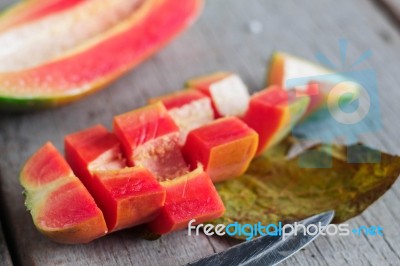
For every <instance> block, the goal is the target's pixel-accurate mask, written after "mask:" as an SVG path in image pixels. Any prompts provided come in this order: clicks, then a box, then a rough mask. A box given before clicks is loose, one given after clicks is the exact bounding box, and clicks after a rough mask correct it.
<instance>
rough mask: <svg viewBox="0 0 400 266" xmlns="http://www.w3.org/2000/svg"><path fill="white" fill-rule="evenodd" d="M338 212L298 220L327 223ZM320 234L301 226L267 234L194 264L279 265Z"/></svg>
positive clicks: (306, 223)
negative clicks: (287, 232) (287, 233)
mask: <svg viewBox="0 0 400 266" xmlns="http://www.w3.org/2000/svg"><path fill="white" fill-rule="evenodd" d="M334 215H335V212H334V211H328V212H324V213H320V214H317V215H315V216H312V217H309V218H307V219H304V220H302V221H300V222H298V223H299V224H300V223H301V224H303V225H304V226H305V227H307V226H308V225H310V224H315V225H318V224H319V223H320V225H321V226H322V227H325V226H327V225H329V224H330V222H331V221H332V219H333V217H334ZM319 233H320V232H318V233H317V234H312V235H310V234H305V235H304V231H303V229H302V228H300V229H299V230H297V235H295V234H294V231H293V232H292V234H291V235H290V236H287V237H286V238H285V239H283V238H282V236H270V235H266V236H263V237H259V238H257V239H254V240H251V241H247V242H244V243H241V244H239V245H236V246H234V247H231V248H229V249H227V250H225V251H223V252H220V253H217V254H214V255H211V256H209V257H205V258H202V259H200V260H198V261H195V262H191V263H189V264H187V265H191V266H208V265H210V266H217V265H220V266H231V265H232V266H233V265H246V266H247V265H276V264H278V263H279V262H282V261H284V260H286V259H287V258H289V257H290V256H292V255H293V254H295V253H296V252H297V251H299V250H300V249H302V248H303V247H305V246H306V245H308V244H309V243H311V242H312V241H313V240H314V239H315V238H317V237H318V235H319Z"/></svg>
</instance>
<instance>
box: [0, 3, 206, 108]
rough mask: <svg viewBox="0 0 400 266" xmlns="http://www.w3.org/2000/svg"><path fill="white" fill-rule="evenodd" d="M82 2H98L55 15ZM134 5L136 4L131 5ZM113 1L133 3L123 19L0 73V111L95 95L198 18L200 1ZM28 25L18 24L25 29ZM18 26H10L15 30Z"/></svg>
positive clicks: (35, 106) (36, 106) (49, 104)
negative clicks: (71, 44) (30, 63)
mask: <svg viewBox="0 0 400 266" xmlns="http://www.w3.org/2000/svg"><path fill="white" fill-rule="evenodd" d="M86 2H90V3H92V2H96V3H99V2H100V3H103V2H104V1H85V2H84V3H81V4H78V5H76V6H74V7H72V8H69V9H68V10H67V11H65V12H60V13H59V14H58V15H59V16H61V14H63V13H68V12H73V10H75V11H76V10H78V9H79V8H82V5H89V3H86ZM106 2H107V3H108V1H106ZM111 2H115V1H111ZM111 2H110V4H112V3H111ZM139 2H140V5H138V6H137V5H134V4H136V3H139ZM117 3H119V4H120V5H118V6H119V7H124V6H125V5H129V4H130V5H134V7H131V6H129V7H130V8H134V10H132V9H128V11H129V10H130V11H131V12H128V13H124V14H125V15H124V16H123V18H124V19H122V20H121V21H120V22H119V23H117V24H115V25H114V24H113V23H109V24H107V25H108V27H109V28H107V27H106V28H107V29H106V30H105V31H103V32H101V33H100V34H95V36H92V34H88V35H89V36H91V37H92V38H89V39H88V40H86V41H84V42H83V43H80V44H79V45H77V46H76V47H73V48H71V49H67V50H66V51H62V52H61V53H60V54H57V56H56V57H55V58H52V59H49V60H47V61H45V62H44V63H42V64H40V65H36V66H32V67H30V68H27V69H22V70H18V71H5V72H1V73H0V103H1V104H0V106H1V108H3V109H17V110H23V109H33V108H45V107H51V106H57V105H60V104H64V103H68V102H71V101H73V100H76V99H79V98H81V97H82V96H84V95H87V94H89V93H92V92H94V91H96V90H97V89H99V88H100V87H103V86H104V85H106V84H107V83H109V82H111V81H112V80H114V79H115V78H117V77H118V76H120V75H122V74H123V73H125V72H126V71H128V70H129V69H130V68H132V67H134V66H136V65H137V64H138V63H140V62H142V61H143V60H144V59H146V58H147V57H149V56H150V55H151V54H152V53H154V52H155V51H157V50H158V49H160V48H161V47H162V46H163V45H165V44H166V43H167V42H168V41H169V40H171V39H172V38H173V37H175V36H176V35H177V34H178V33H179V32H181V31H182V30H183V29H184V28H186V27H187V26H188V25H189V24H190V23H191V22H192V21H193V19H194V18H195V17H196V15H197V14H198V12H199V10H200V8H201V3H202V2H201V0H187V1H183V2H177V1H173V0H140V1H139V0H129V1H119V0H118V1H117ZM93 5H94V4H93ZM107 10H108V9H107ZM121 10H122V11H124V10H125V9H124V8H118V9H111V10H109V12H110V13H107V14H109V16H107V21H108V20H112V19H113V18H114V15H117V14H119V12H120V11H121ZM117 11H118V12H117ZM122 11H121V12H122ZM124 12H125V11H124ZM46 19H47V18H42V19H40V20H38V21H36V22H35V21H34V22H31V23H39V22H43V21H45V20H46ZM49 19H50V18H49ZM66 19H67V18H66ZM112 21H114V20H112ZM118 21H119V20H118ZM72 22H74V21H72ZM72 22H71V23H72ZM31 23H26V24H24V25H23V26H24V27H28V26H30V25H29V24H31ZM85 24H86V23H85ZM82 27H83V26H82ZM19 28H20V27H16V28H15V30H17V29H19ZM91 33H93V32H91ZM95 33H97V31H96V32H95ZM0 35H2V34H0ZM0 37H1V36H0ZM64 40H65V36H64ZM60 46H62V45H60ZM32 47H35V46H32ZM28 51H30V50H29V49H28ZM46 57H47V56H46ZM42 59H43V58H42ZM9 64H11V63H9Z"/></svg>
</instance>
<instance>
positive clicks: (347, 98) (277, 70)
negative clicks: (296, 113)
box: [267, 52, 361, 117]
mask: <svg viewBox="0 0 400 266" xmlns="http://www.w3.org/2000/svg"><path fill="white" fill-rule="evenodd" d="M294 79H298V80H299V82H300V80H301V83H303V84H298V85H296V86H294V87H292V86H291V85H290V84H288V81H290V80H294ZM295 83H296V82H295ZM337 84H341V86H336V85H337ZM267 85H268V86H272V85H276V86H279V87H281V88H285V89H287V90H292V89H294V90H296V91H298V92H299V93H304V94H306V95H308V96H309V97H310V103H309V104H310V106H309V107H308V110H307V111H306V113H305V114H304V117H307V116H309V115H311V114H312V113H314V112H316V111H317V110H319V109H321V108H323V107H325V106H326V105H327V104H328V101H331V102H332V103H333V104H335V106H338V104H337V103H339V101H340V102H343V103H347V102H351V101H353V100H355V99H357V98H358V97H359V94H360V91H361V86H360V85H359V84H358V83H356V82H354V81H351V79H349V78H348V77H345V76H343V75H340V74H337V73H335V72H334V71H332V70H330V69H327V68H325V67H323V66H320V65H317V64H314V63H312V62H308V61H306V60H304V59H301V58H298V57H295V56H293V55H290V54H287V53H283V52H275V53H274V54H273V56H272V58H271V61H270V65H269V71H268V74H267ZM333 87H335V90H332V88H333ZM328 96H329V97H328Z"/></svg>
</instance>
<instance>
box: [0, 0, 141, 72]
mask: <svg viewBox="0 0 400 266" xmlns="http://www.w3.org/2000/svg"><path fill="white" fill-rule="evenodd" d="M141 1H142V0H102V1H85V2H82V3H81V4H79V5H76V6H74V7H72V8H69V9H68V10H66V11H64V12H61V13H57V14H56V15H50V16H45V17H43V18H41V19H39V20H36V21H34V22H31V23H27V24H23V25H21V26H19V27H16V28H11V29H10V30H7V31H5V32H3V33H0V45H1V46H2V47H3V49H2V50H1V51H0V62H1V63H0V72H13V71H20V70H23V69H26V68H32V67H35V66H38V65H41V64H43V63H45V62H48V61H50V60H52V59H54V58H57V57H59V56H62V55H63V53H65V52H66V51H68V50H69V49H72V48H75V47H77V46H79V45H80V44H82V43H84V42H88V41H90V39H91V38H94V37H96V36H97V35H99V34H101V33H103V32H105V31H107V30H108V29H111V28H112V27H113V26H115V25H116V24H118V22H119V21H121V20H124V19H126V18H127V17H128V16H129V15H130V14H131V13H132V11H133V10H134V9H135V8H136V6H137V5H139V4H140V2H141ZM65 36H68V38H65Z"/></svg>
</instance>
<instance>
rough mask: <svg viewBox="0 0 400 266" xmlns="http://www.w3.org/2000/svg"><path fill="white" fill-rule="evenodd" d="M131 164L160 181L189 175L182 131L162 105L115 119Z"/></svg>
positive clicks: (157, 104)
mask: <svg viewBox="0 0 400 266" xmlns="http://www.w3.org/2000/svg"><path fill="white" fill-rule="evenodd" d="M114 132H115V134H116V135H117V136H118V138H119V139H120V140H121V143H122V147H123V150H124V153H125V155H126V157H127V159H128V165H130V166H134V165H141V166H144V167H145V168H147V169H148V170H149V171H150V172H152V173H153V174H154V175H155V176H156V177H157V179H158V180H159V181H162V180H165V179H171V178H172V179H173V178H175V177H177V176H180V175H183V174H185V173H187V171H188V167H187V164H186V162H185V160H184V159H183V156H182V154H181V150H180V145H179V136H180V135H179V128H178V126H177V125H176V124H175V122H174V120H173V119H172V118H171V116H170V115H169V114H168V111H167V109H166V108H165V107H164V105H163V104H162V103H161V102H157V103H155V104H151V105H148V106H146V107H142V108H140V109H137V110H133V111H131V112H128V113H125V114H122V115H118V116H116V117H115V118H114Z"/></svg>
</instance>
